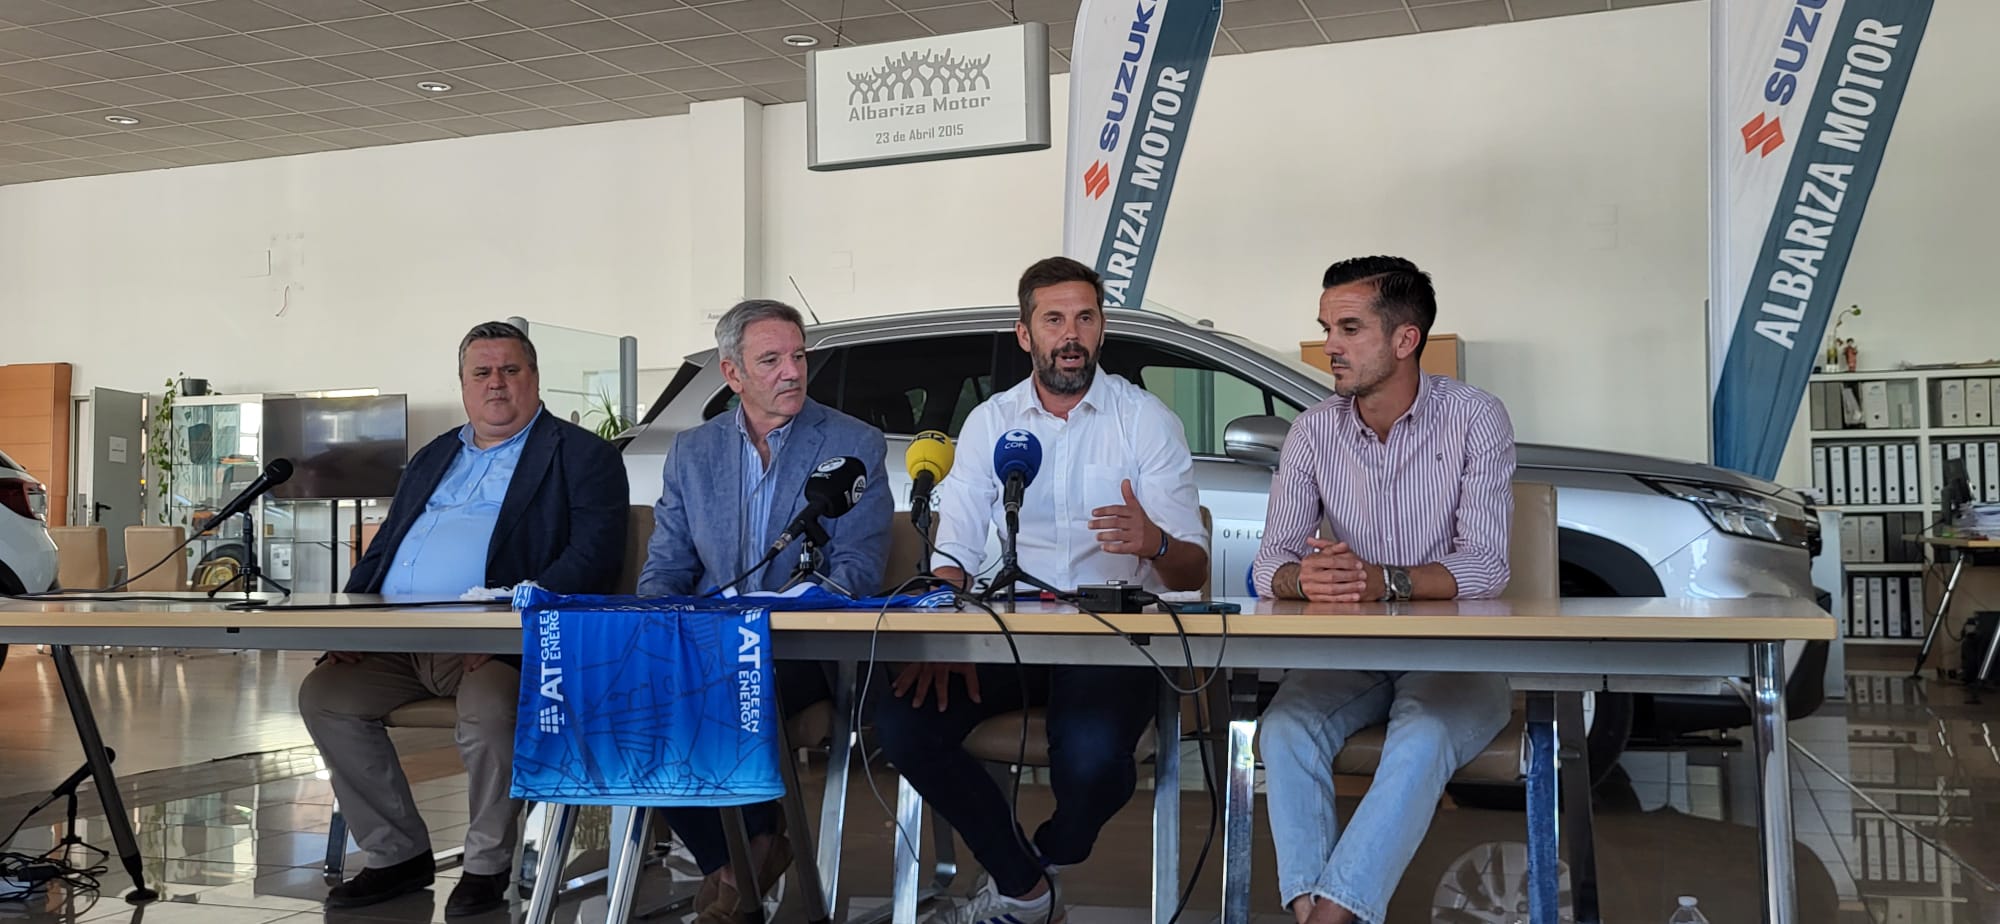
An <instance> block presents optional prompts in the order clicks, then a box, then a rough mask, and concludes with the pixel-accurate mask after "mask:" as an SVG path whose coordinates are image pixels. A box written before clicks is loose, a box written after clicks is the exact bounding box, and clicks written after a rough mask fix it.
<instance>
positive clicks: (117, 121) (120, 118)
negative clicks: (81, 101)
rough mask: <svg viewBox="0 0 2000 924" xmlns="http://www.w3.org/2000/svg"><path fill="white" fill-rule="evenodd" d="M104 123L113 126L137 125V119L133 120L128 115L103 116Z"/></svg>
mask: <svg viewBox="0 0 2000 924" xmlns="http://www.w3.org/2000/svg"><path fill="white" fill-rule="evenodd" d="M104 121H106V122H109V123H111V124H113V125H137V124H139V120H138V119H136V118H133V117H132V116H128V115H108V116H105V117H104Z"/></svg>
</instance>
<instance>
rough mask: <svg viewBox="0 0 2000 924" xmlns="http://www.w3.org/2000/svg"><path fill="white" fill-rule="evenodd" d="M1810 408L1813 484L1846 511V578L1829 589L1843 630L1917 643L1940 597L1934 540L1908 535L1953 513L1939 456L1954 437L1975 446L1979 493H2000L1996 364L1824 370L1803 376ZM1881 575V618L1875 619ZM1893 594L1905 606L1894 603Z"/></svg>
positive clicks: (1999, 372)
mask: <svg viewBox="0 0 2000 924" xmlns="http://www.w3.org/2000/svg"><path fill="white" fill-rule="evenodd" d="M1842 392H1845V393H1847V394H1848V395H1850V396H1851V397H1852V400H1853V401H1854V403H1855V404H1856V406H1857V407H1858V409H1859V411H1860V414H1861V421H1860V422H1859V423H1852V424H1849V423H1847V422H1846V419H1847V418H1846V399H1845V398H1842V397H1841V393H1842ZM1975 403H1977V405H1978V406H1977V407H1975V406H1974V404H1975ZM1806 410H1807V413H1808V414H1809V415H1810V427H1811V429H1810V436H1811V454H1810V458H1809V460H1808V464H1809V465H1810V466H1811V477H1812V485H1813V488H1814V489H1815V491H1817V492H1818V493H1819V495H1820V496H1821V497H1822V498H1823V499H1824V500H1825V502H1826V508H1825V509H1829V510H1836V511H1839V512H1840V513H1841V527H1840V529H1841V534H1840V537H1839V538H1840V542H1839V548H1840V550H1841V553H1840V554H1841V557H1842V561H1841V572H1842V577H1841V581H1840V584H1839V586H1837V587H1836V588H1834V595H1835V597H1836V600H1835V604H1836V606H1835V613H1836V615H1838V616H1839V617H1840V618H1841V619H1842V621H1843V629H1844V631H1845V635H1846V637H1847V638H1848V639H1850V640H1853V641H1855V642H1857V643H1861V644H1868V645H1909V646H1914V645H1920V644H1922V643H1923V634H1924V631H1925V630H1926V629H1927V628H1929V625H1930V610H1931V609H1933V608H1935V605H1936V601H1935V600H1929V599H1925V598H1924V597H1923V596H1922V590H1923V577H1924V575H1925V569H1926V567H1927V566H1928V565H1929V564H1930V550H1929V548H1928V547H1926V546H1923V545H1921V544H1918V543H1915V542H1914V541H1905V540H1904V539H1903V536H1904V535H1905V534H1916V533H1921V532H1923V531H1925V530H1928V529H1931V528H1934V527H1935V526H1937V525H1939V524H1940V523H1941V521H1943V520H1944V519H1946V512H1945V510H1944V506H1943V503H1942V491H1943V478H1944V471H1943V468H1944V464H1943V463H1944V461H1945V460H1946V459H1947V458H1949V457H1950V454H1951V452H1952V451H1953V447H1957V452H1958V453H1959V455H1961V456H1963V455H1965V454H1966V453H1968V452H1970V453H1972V454H1973V455H1974V458H1973V459H1972V460H1971V461H1969V462H1968V465H1967V469H1968V471H1967V474H1968V476H1969V480H1970V482H1971V484H1972V492H1973V497H1974V498H1975V499H1977V500H1985V501H1990V502H1996V503H2000V365H1995V366H1980V367H1965V368H1954V369H1922V370H1902V371H1891V372H1843V373H1827V374H1818V375H1814V376H1813V377H1812V378H1811V380H1810V384H1808V386H1807V391H1806ZM1968 447H1969V448H1968ZM1891 458H1893V459H1894V460H1895V463H1896V464H1895V466H1894V471H1891V470H1890V469H1891V467H1890V465H1889V460H1890V459H1891ZM1989 458H1991V459H1993V461H1994V464H1992V465H1988V464H1987V459H1989ZM1836 462H1838V463H1839V465H1838V467H1836V465H1835V463H1836ZM1912 474H1914V475H1915V477H1916V483H1915V485H1914V486H1911V485H1910V484H1909V481H1910V476H1911V475H1912ZM1857 477H1858V481H1859V483H1858V484H1857ZM1912 487H1913V488H1914V489H1913V490H1911V488H1912ZM1857 581H1858V582H1860V583H1859V585H1858V586H1857ZM1892 582H1900V583H1901V593H1900V595H1898V596H1899V597H1900V600H1898V601H1892V600H1891V599H1890V597H1891V591H1890V589H1889V588H1890V586H1891V584H1892ZM1878 586H1879V588H1880V596H1881V601H1880V607H1881V608H1882V609H1883V613H1882V618H1881V619H1880V620H1879V621H1877V620H1873V619H1871V618H1870V617H1872V615H1873V612H1874V610H1875V608H1876V607H1877V604H1876V601H1875V595H1876V593H1877V590H1876V588H1877V587H1878ZM1913 587H1914V590H1915V592H1916V594H1917V598H1916V599H1915V600H1914V601H1912V600H1911V599H1910V596H1911V593H1912V589H1913ZM1892 602H1900V604H1901V610H1900V611H1891V610H1889V607H1890V606H1891V604H1892ZM1906 614H1907V615H1906ZM1857 616H1859V619H1857Z"/></svg>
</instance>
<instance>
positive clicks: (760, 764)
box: [513, 595, 785, 806]
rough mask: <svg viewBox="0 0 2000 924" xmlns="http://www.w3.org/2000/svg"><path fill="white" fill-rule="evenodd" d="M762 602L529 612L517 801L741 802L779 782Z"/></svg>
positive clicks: (780, 787)
mask: <svg viewBox="0 0 2000 924" xmlns="http://www.w3.org/2000/svg"><path fill="white" fill-rule="evenodd" d="M770 626H771V613H770V610H769V609H767V608H764V607H761V606H749V605H738V604H729V603H720V602H714V601H709V602H695V603H671V602H667V601H639V600H634V599H631V598H625V599H619V598H596V599H593V598H556V597H553V596H552V595H551V597H550V598H547V599H544V600H543V601H541V602H537V603H534V604H533V605H531V606H528V607H522V608H521V627H522V630H523V632H522V639H523V641H522V661H521V702H520V711H519V713H518V714H517V716H516V719H515V733H514V785H513V796H514V798H516V799H536V800H540V801H543V802H557V803H564V804H570V805H635V806H653V805H745V804H749V803H753V802H763V801H766V800H770V799H775V798H777V797H778V796H780V795H782V794H783V793H784V791H785V785H784V778H783V776H782V775H781V773H780V767H779V764H778V761H779V760H780V759H781V755H780V753H779V744H778V742H779V733H778V727H777V708H776V702H775V689H776V688H775V687H774V685H773V682H774V678H773V675H772V673H771V632H770Z"/></svg>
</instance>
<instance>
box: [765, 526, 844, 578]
mask: <svg viewBox="0 0 2000 924" xmlns="http://www.w3.org/2000/svg"><path fill="white" fill-rule="evenodd" d="M801 532H802V533H804V535H802V536H800V537H799V563H798V564H797V565H795V566H794V567H793V568H792V576H791V578H790V579H788V580H786V581H785V586H783V587H780V588H778V592H779V593H784V592H785V591H788V590H791V589H792V588H793V587H797V586H798V585H799V584H800V583H801V582H803V581H816V582H818V583H819V584H820V585H821V586H824V587H830V588H832V589H833V590H835V591H836V592H838V593H840V594H842V595H844V596H849V597H852V596H854V592H853V591H851V590H848V589H847V588H845V587H842V586H840V582H838V581H835V580H834V579H833V578H832V576H830V575H828V574H827V573H826V556H825V555H823V554H822V553H821V552H820V550H821V549H822V548H824V547H826V546H828V545H831V544H832V543H833V538H832V537H830V536H828V535H827V534H826V527H824V526H821V525H820V522H819V518H817V517H815V518H813V519H812V520H811V521H809V522H807V523H806V526H805V528H804V529H803V530H801Z"/></svg>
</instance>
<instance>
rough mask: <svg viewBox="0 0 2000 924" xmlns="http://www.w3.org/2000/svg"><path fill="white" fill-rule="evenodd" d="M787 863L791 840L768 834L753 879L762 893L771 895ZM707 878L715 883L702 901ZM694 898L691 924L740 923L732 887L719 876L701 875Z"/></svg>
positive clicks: (734, 889)
mask: <svg viewBox="0 0 2000 924" xmlns="http://www.w3.org/2000/svg"><path fill="white" fill-rule="evenodd" d="M791 865H792V842H791V839H790V838H787V837H785V836H784V835H782V834H779V835H776V836H774V837H772V838H771V849H770V852H768V853H766V854H765V855H764V862H762V863H759V864H757V882H758V884H760V885H762V886H763V888H764V894H765V895H770V894H771V889H772V887H773V886H776V885H777V884H778V877H780V876H783V875H784V874H785V870H786V869H788V868H790V867H791ZM711 879H712V880H713V881H714V883H715V889H714V891H713V893H711V894H710V897H709V900H708V901H707V902H702V901H701V900H700V899H701V897H702V894H703V892H706V891H707V890H708V886H709V882H710V880H711ZM695 898H696V904H697V906H699V907H700V908H701V914H699V915H698V916H696V918H695V924H742V921H743V917H742V915H740V914H738V913H737V911H736V905H737V891H736V886H735V885H733V884H731V883H728V882H724V881H723V880H722V877H721V876H720V875H716V876H713V877H703V879H702V891H700V892H697V893H696V894H695Z"/></svg>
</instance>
